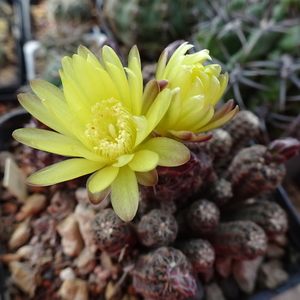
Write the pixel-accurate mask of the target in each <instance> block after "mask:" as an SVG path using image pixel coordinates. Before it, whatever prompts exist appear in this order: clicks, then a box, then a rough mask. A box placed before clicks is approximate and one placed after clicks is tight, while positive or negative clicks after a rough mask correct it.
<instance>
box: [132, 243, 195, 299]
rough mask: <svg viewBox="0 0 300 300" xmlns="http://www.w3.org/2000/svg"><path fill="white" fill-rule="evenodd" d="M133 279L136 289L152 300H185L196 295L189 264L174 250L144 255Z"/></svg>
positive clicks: (138, 261) (134, 272) (164, 248)
mask: <svg viewBox="0 0 300 300" xmlns="http://www.w3.org/2000/svg"><path fill="white" fill-rule="evenodd" d="M132 275H133V287H134V289H135V290H136V291H137V292H138V293H140V294H141V295H142V296H144V297H145V298H147V299H149V300H173V299H176V300H182V299H185V298H186V297H188V296H193V295H195V293H196V280H195V277H194V275H193V271H192V266H191V263H190V261H189V260H188V259H187V257H186V256H185V255H184V254H183V253H182V252H181V251H179V250H177V249H174V248H172V247H161V248H158V249H156V250H154V251H152V252H150V253H148V254H146V255H141V256H140V257H139V258H138V260H137V263H136V266H135V269H134V270H133V274H132Z"/></svg>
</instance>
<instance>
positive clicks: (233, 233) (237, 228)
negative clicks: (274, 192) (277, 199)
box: [208, 221, 267, 259]
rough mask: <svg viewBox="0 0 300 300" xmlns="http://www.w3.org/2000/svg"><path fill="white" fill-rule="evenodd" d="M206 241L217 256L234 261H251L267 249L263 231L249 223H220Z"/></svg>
mask: <svg viewBox="0 0 300 300" xmlns="http://www.w3.org/2000/svg"><path fill="white" fill-rule="evenodd" d="M208 241H209V242H210V243H211V244H212V245H213V247H214V249H215V252H216V254H217V255H221V256H228V257H232V258H234V259H253V258H255V257H257V256H259V255H263V254H265V252H266V249H267V237H266V234H265V232H264V230H263V229H262V228H261V227H260V226H258V225H257V224H255V223H254V222H251V221H232V222H226V223H223V222H221V223H220V224H219V226H218V227H217V228H216V230H215V231H214V232H213V233H212V234H210V235H209V237H208Z"/></svg>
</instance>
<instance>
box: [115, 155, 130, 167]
mask: <svg viewBox="0 0 300 300" xmlns="http://www.w3.org/2000/svg"><path fill="white" fill-rule="evenodd" d="M133 157H134V154H125V155H122V156H119V157H118V158H117V161H118V162H116V163H114V164H113V166H114V167H118V168H120V167H123V166H125V165H127V164H128V163H129V162H130V161H131V160H132V159H133Z"/></svg>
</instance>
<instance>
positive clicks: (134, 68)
mask: <svg viewBox="0 0 300 300" xmlns="http://www.w3.org/2000/svg"><path fill="white" fill-rule="evenodd" d="M100 61H101V62H100ZM100 61H99V60H98V59H97V58H96V57H95V56H94V55H93V54H92V53H91V52H90V51H89V50H88V49H86V48H85V47H83V46H80V47H79V48H78V54H75V55H73V57H72V58H70V57H65V58H63V60H62V66H63V70H61V72H60V76H61V79H62V83H63V90H61V89H59V88H57V87H55V86H54V85H52V84H50V83H48V82H45V81H42V80H33V81H32V82H31V87H32V90H33V91H34V93H35V94H36V96H35V95H30V94H21V95H19V101H20V103H21V104H22V106H23V107H24V108H25V109H27V110H28V111H29V112H30V113H31V114H32V115H33V116H34V117H36V118H37V119H38V120H40V121H41V122H42V123H44V124H45V125H47V126H49V127H50V128H52V129H53V130H54V131H49V130H43V129H34V128H23V129H18V130H16V131H15V132H14V133H13V136H14V138H15V139H17V140H18V141H20V142H21V143H24V144H26V145H29V146H31V147H33V148H37V149H40V150H44V151H48V152H52V153H56V154H60V155H65V156H69V157H73V158H70V159H67V160H64V161H62V162H59V163H57V164H53V165H51V166H48V167H46V168H44V169H42V170H39V171H37V172H36V173H34V174H32V175H31V176H30V177H29V178H28V183H29V184H32V185H43V186H45V185H51V184H55V183H59V182H62V181H66V180H70V179H73V178H76V177H79V176H82V175H86V174H91V173H93V174H92V175H91V176H90V177H89V179H88V181H87V189H88V192H89V196H90V199H91V201H92V202H93V203H98V202H100V201H101V200H102V199H104V198H105V197H106V196H107V195H108V194H109V193H110V192H111V202H112V206H113V208H114V209H115V211H116V213H117V214H118V215H119V216H120V217H121V218H122V219H123V220H126V221H129V220H131V219H132V218H133V217H134V215H135V213H136V211H137V206H138V201H139V191H138V183H140V184H143V185H154V184H156V182H157V172H156V170H155V168H156V166H157V165H160V166H169V167H172V166H178V165H181V164H184V163H185V162H186V161H188V159H189V157H190V154H189V151H188V149H187V148H186V147H185V146H184V145H183V144H182V143H180V142H177V141H175V140H172V139H169V138H166V137H153V136H152V131H153V129H154V128H155V127H156V125H157V124H158V123H159V121H160V120H161V118H162V117H163V115H164V114H165V112H166V111H167V109H168V107H169V104H170V101H171V95H172V92H171V90H170V89H168V88H165V89H163V90H160V86H161V84H159V83H158V82H157V81H151V82H150V83H149V85H148V86H147V87H146V88H145V92H144V93H143V81H142V74H141V63H140V58H139V53H138V50H137V48H136V47H133V48H132V50H131V52H130V54H129V59H128V68H125V69H124V68H123V66H122V64H121V62H120V60H119V58H118V56H117V55H116V53H115V52H114V51H113V50H112V49H111V48H109V47H107V46H106V47H103V49H102V52H101V59H100Z"/></svg>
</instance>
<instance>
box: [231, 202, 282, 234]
mask: <svg viewBox="0 0 300 300" xmlns="http://www.w3.org/2000/svg"><path fill="white" fill-rule="evenodd" d="M227 219H228V220H230V221H237V220H249V221H252V222H254V223H256V224H258V225H259V226H260V227H261V228H263V230H264V231H265V233H266V234H267V236H268V237H272V236H276V235H279V234H283V233H286V231H287V230H288V218H287V214H286V212H285V211H284V210H283V209H282V208H281V207H280V206H279V204H277V203H275V202H271V201H267V200H263V201H257V202H255V203H253V204H249V205H244V206H242V207H240V208H238V209H237V210H234V211H230V212H229V213H228V217H227Z"/></svg>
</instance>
